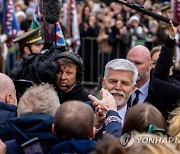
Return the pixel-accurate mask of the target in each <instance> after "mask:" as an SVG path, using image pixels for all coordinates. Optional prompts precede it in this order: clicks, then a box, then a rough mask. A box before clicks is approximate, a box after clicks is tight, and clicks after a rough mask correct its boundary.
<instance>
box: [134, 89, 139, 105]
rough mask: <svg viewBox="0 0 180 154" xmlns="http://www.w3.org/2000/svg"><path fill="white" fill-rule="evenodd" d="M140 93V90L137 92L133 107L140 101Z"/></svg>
mask: <svg viewBox="0 0 180 154" xmlns="http://www.w3.org/2000/svg"><path fill="white" fill-rule="evenodd" d="M140 93H141V92H140V91H139V90H138V89H137V90H136V91H135V94H136V97H135V98H134V100H133V102H132V106H134V105H136V104H137V103H138V101H139V94H140Z"/></svg>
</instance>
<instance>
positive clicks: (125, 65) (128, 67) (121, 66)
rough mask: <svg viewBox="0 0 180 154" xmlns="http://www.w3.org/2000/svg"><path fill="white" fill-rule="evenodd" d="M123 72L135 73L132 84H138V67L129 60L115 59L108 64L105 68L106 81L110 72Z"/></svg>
mask: <svg viewBox="0 0 180 154" xmlns="http://www.w3.org/2000/svg"><path fill="white" fill-rule="evenodd" d="M110 69H112V70H122V71H129V72H132V73H133V77H132V82H133V84H135V83H136V80H137V77H138V71H137V68H136V66H135V65H134V64H133V63H132V62H130V61H129V60H127V59H114V60H111V61H110V62H108V63H107V64H106V66H105V72H104V79H105V78H107V76H108V74H109V70H110Z"/></svg>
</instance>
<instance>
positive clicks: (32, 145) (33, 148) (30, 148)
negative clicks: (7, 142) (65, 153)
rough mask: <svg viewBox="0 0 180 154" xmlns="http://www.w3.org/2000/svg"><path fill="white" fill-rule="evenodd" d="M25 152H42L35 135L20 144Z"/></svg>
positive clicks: (32, 153) (34, 153) (42, 153)
mask: <svg viewBox="0 0 180 154" xmlns="http://www.w3.org/2000/svg"><path fill="white" fill-rule="evenodd" d="M21 147H22V149H23V151H24V153H25V154H44V152H43V150H42V148H41V145H40V143H39V139H38V138H37V137H35V138H33V139H31V140H29V141H27V142H25V143H23V144H21Z"/></svg>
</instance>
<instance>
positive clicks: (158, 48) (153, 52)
mask: <svg viewBox="0 0 180 154" xmlns="http://www.w3.org/2000/svg"><path fill="white" fill-rule="evenodd" d="M161 48H162V47H161V46H156V47H154V48H152V50H151V58H152V56H153V55H154V54H155V53H157V52H160V51H161Z"/></svg>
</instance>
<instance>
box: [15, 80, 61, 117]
mask: <svg viewBox="0 0 180 154" xmlns="http://www.w3.org/2000/svg"><path fill="white" fill-rule="evenodd" d="M59 106H60V102H59V97H58V95H57V92H56V91H55V89H54V87H53V86H52V85H50V84H47V83H43V84H40V85H33V86H31V87H30V88H28V89H27V90H26V91H25V93H24V94H23V95H22V97H21V98H20V100H19V103H18V115H19V116H23V115H29V114H47V115H51V116H54V115H55V112H56V110H57V109H58V107H59Z"/></svg>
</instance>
